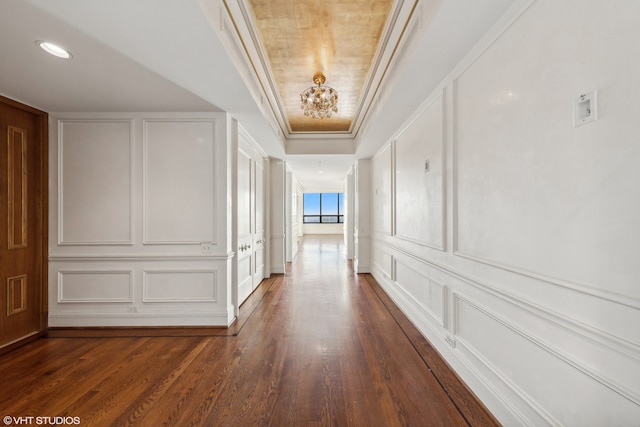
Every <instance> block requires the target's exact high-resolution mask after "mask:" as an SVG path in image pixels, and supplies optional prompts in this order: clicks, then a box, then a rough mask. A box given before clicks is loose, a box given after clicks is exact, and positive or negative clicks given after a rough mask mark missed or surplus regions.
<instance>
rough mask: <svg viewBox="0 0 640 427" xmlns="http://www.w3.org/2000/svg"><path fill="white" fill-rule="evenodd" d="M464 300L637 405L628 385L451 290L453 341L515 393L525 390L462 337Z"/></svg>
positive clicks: (637, 399)
mask: <svg viewBox="0 0 640 427" xmlns="http://www.w3.org/2000/svg"><path fill="white" fill-rule="evenodd" d="M462 304H465V305H467V306H469V307H471V308H472V309H473V310H475V311H477V312H478V313H481V314H482V315H483V316H486V317H487V318H490V319H492V321H495V322H497V323H499V324H500V325H502V326H503V327H504V328H506V329H507V330H509V331H511V332H513V333H514V334H516V335H517V336H519V337H520V338H522V339H524V340H526V341H528V342H529V343H531V344H533V345H534V346H535V347H537V348H538V349H540V350H543V351H544V352H546V353H548V354H549V355H550V356H552V357H553V359H554V360H556V361H562V362H563V363H564V364H565V365H566V366H567V367H571V368H573V369H575V370H577V371H579V372H580V373H582V374H584V375H586V376H587V377H589V378H591V379H592V380H594V381H596V382H597V383H599V384H601V385H603V386H605V387H606V388H608V389H609V390H611V391H613V392H615V393H616V394H618V395H620V396H622V397H624V398H625V399H627V400H628V401H630V402H631V403H633V404H635V405H640V396H639V395H638V394H637V393H635V392H633V391H632V390H630V389H629V388H627V387H625V386H623V385H621V384H619V383H617V382H616V381H614V380H613V379H611V378H608V377H606V376H605V375H603V374H602V373H600V372H599V371H597V370H595V369H593V368H591V367H590V366H587V365H585V364H583V363H580V362H579V361H578V360H577V359H576V358H575V357H571V355H570V354H568V353H567V352H565V351H563V350H561V349H559V348H558V347H556V346H554V345H552V344H551V343H549V342H548V341H546V340H544V339H542V338H540V337H537V336H534V335H532V334H530V333H528V332H527V331H525V330H524V329H522V328H521V327H519V326H517V325H516V324H515V323H514V322H511V321H508V320H507V319H505V318H504V317H503V316H500V315H499V314H497V313H495V312H493V311H492V310H491V309H489V308H487V307H485V306H483V305H482V304H481V303H479V302H477V301H472V300H471V299H470V298H468V297H466V296H465V295H463V294H461V293H458V292H453V312H454V316H453V318H454V324H453V331H454V334H455V337H456V341H457V342H459V343H460V344H462V345H464V346H465V347H466V348H468V349H470V351H472V352H473V353H474V354H476V355H477V357H478V359H479V360H483V361H484V362H483V363H484V364H485V365H487V366H488V367H490V368H491V369H492V371H494V372H496V373H497V374H498V375H499V376H500V377H501V380H502V381H503V382H505V383H510V384H511V388H512V389H514V391H516V392H517V393H518V395H520V396H521V397H523V396H526V394H525V393H524V391H523V390H521V389H519V387H517V386H516V385H515V384H514V383H513V382H512V381H511V380H510V378H509V375H506V374H505V373H500V371H499V370H498V369H496V367H495V366H492V364H491V363H490V362H489V360H492V358H491V357H490V356H488V355H484V354H483V353H482V351H481V350H479V349H477V348H475V346H474V345H473V344H472V343H471V342H470V341H469V337H465V336H463V335H461V329H464V327H465V325H463V324H461V320H460V311H461V305H462ZM511 346H513V343H511ZM525 400H527V401H529V403H530V404H531V405H532V407H534V408H535V409H536V411H537V412H539V413H541V414H546V415H547V416H548V417H549V419H548V421H552V422H551V423H552V424H554V425H561V424H562V423H560V422H558V421H557V420H554V419H553V418H552V417H551V415H549V414H548V413H547V412H546V411H545V410H544V409H543V406H542V405H540V404H538V403H535V402H533V401H532V400H531V398H530V397H527V398H526V399H525Z"/></svg>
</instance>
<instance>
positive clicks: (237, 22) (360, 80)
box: [223, 0, 416, 140]
mask: <svg viewBox="0 0 640 427" xmlns="http://www.w3.org/2000/svg"><path fill="white" fill-rule="evenodd" d="M415 4H416V2H404V1H396V2H394V1H393V0H374V1H372V0H346V1H327V2H317V1H313V0H225V6H226V12H227V15H226V16H227V17H228V18H229V21H230V22H232V24H231V25H227V27H226V29H227V40H236V43H235V44H234V43H230V44H229V45H228V48H231V50H236V52H235V54H236V57H239V56H242V57H243V62H244V63H245V64H248V65H247V67H246V68H247V69H248V70H249V72H247V73H245V74H246V76H245V79H246V78H248V79H249V80H252V81H250V82H248V86H249V87H253V88H255V89H258V88H259V89H258V90H257V91H258V92H259V93H257V94H255V97H256V99H257V100H258V101H259V102H258V103H259V104H261V105H263V106H264V108H263V113H264V114H265V115H267V116H271V120H272V121H273V122H274V128H277V129H278V130H279V131H280V132H278V134H279V135H281V136H282V137H283V139H285V140H291V139H295V138H318V137H322V138H355V137H356V135H357V133H358V130H359V128H360V126H361V125H362V123H363V121H364V119H365V117H366V115H367V112H368V110H369V107H370V105H371V103H372V101H373V99H374V97H375V95H376V92H377V90H378V88H379V86H380V83H381V81H382V80H383V78H384V76H385V73H386V71H387V69H388V66H389V63H390V62H391V61H392V60H393V59H394V53H395V52H396V50H397V47H398V44H399V42H400V41H401V39H402V35H403V33H404V30H405V27H406V26H407V23H408V22H409V20H410V18H411V16H412V12H413V9H414V6H415ZM223 27H224V23H223ZM231 27H232V28H233V33H234V34H233V35H232V36H231V35H230V34H229V32H230V28H231ZM316 72H322V73H323V74H324V75H325V76H326V79H327V80H326V83H325V85H326V86H331V87H333V88H334V89H335V90H336V91H337V92H338V96H339V101H338V113H337V114H335V115H334V116H333V117H331V118H327V119H321V120H318V119H313V118H310V117H306V116H305V115H304V113H303V111H302V110H301V108H300V92H302V91H303V90H304V89H306V88H307V87H309V86H313V85H314V83H313V82H312V78H313V75H314V74H315V73H316Z"/></svg>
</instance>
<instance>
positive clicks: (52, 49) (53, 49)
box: [36, 40, 72, 59]
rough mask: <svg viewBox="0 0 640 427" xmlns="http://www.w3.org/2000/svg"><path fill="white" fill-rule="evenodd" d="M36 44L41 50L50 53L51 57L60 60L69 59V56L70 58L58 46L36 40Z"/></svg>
mask: <svg viewBox="0 0 640 427" xmlns="http://www.w3.org/2000/svg"><path fill="white" fill-rule="evenodd" d="M36 44H37V45H38V46H40V48H41V49H42V50H44V51H45V52H47V53H50V54H51V55H53V56H57V57H58V58H62V59H71V56H72V55H71V53H69V51H67V50H66V49H63V48H61V47H60V46H58V45H55V44H53V43H50V42H45V41H43V40H38V41H37V42H36Z"/></svg>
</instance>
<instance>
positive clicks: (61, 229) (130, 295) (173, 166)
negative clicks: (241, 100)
mask: <svg viewBox="0 0 640 427" xmlns="http://www.w3.org/2000/svg"><path fill="white" fill-rule="evenodd" d="M50 117H51V131H50V138H51V141H50V183H51V184H50V198H49V199H50V206H51V209H50V224H51V226H50V227H49V229H50V248H49V254H50V256H49V264H50V266H49V271H50V277H49V325H50V326H52V327H56V326H166V325H209V326H211V325H216V326H217V325H228V324H229V323H230V322H231V321H232V320H233V317H234V307H233V305H232V304H231V287H230V286H231V270H230V265H231V261H232V252H231V247H230V239H229V238H228V235H229V234H230V233H228V232H227V230H229V227H230V226H231V217H230V211H229V206H228V203H227V200H231V194H228V193H229V191H230V186H229V185H227V181H228V173H229V166H228V164H229V162H228V159H229V158H230V156H231V150H232V149H233V144H232V143H231V140H230V138H229V137H228V129H229V119H228V118H227V116H226V115H225V114H213V113H202V114H199V113H189V114H183V113H176V114H158V113H149V114H145V113H121V114H106V113H92V114H52V115H51V116H50Z"/></svg>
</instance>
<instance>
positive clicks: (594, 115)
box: [573, 90, 598, 128]
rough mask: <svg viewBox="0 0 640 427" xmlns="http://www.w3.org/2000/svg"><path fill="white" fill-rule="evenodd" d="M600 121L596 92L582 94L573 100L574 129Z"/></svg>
mask: <svg viewBox="0 0 640 427" xmlns="http://www.w3.org/2000/svg"><path fill="white" fill-rule="evenodd" d="M597 119H598V99H597V92H596V91H595V90H593V91H591V92H587V93H583V94H580V96H579V97H577V98H576V99H574V100H573V127H574V128H577V127H578V126H582V125H585V124H587V123H590V122H593V121H596V120H597Z"/></svg>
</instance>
